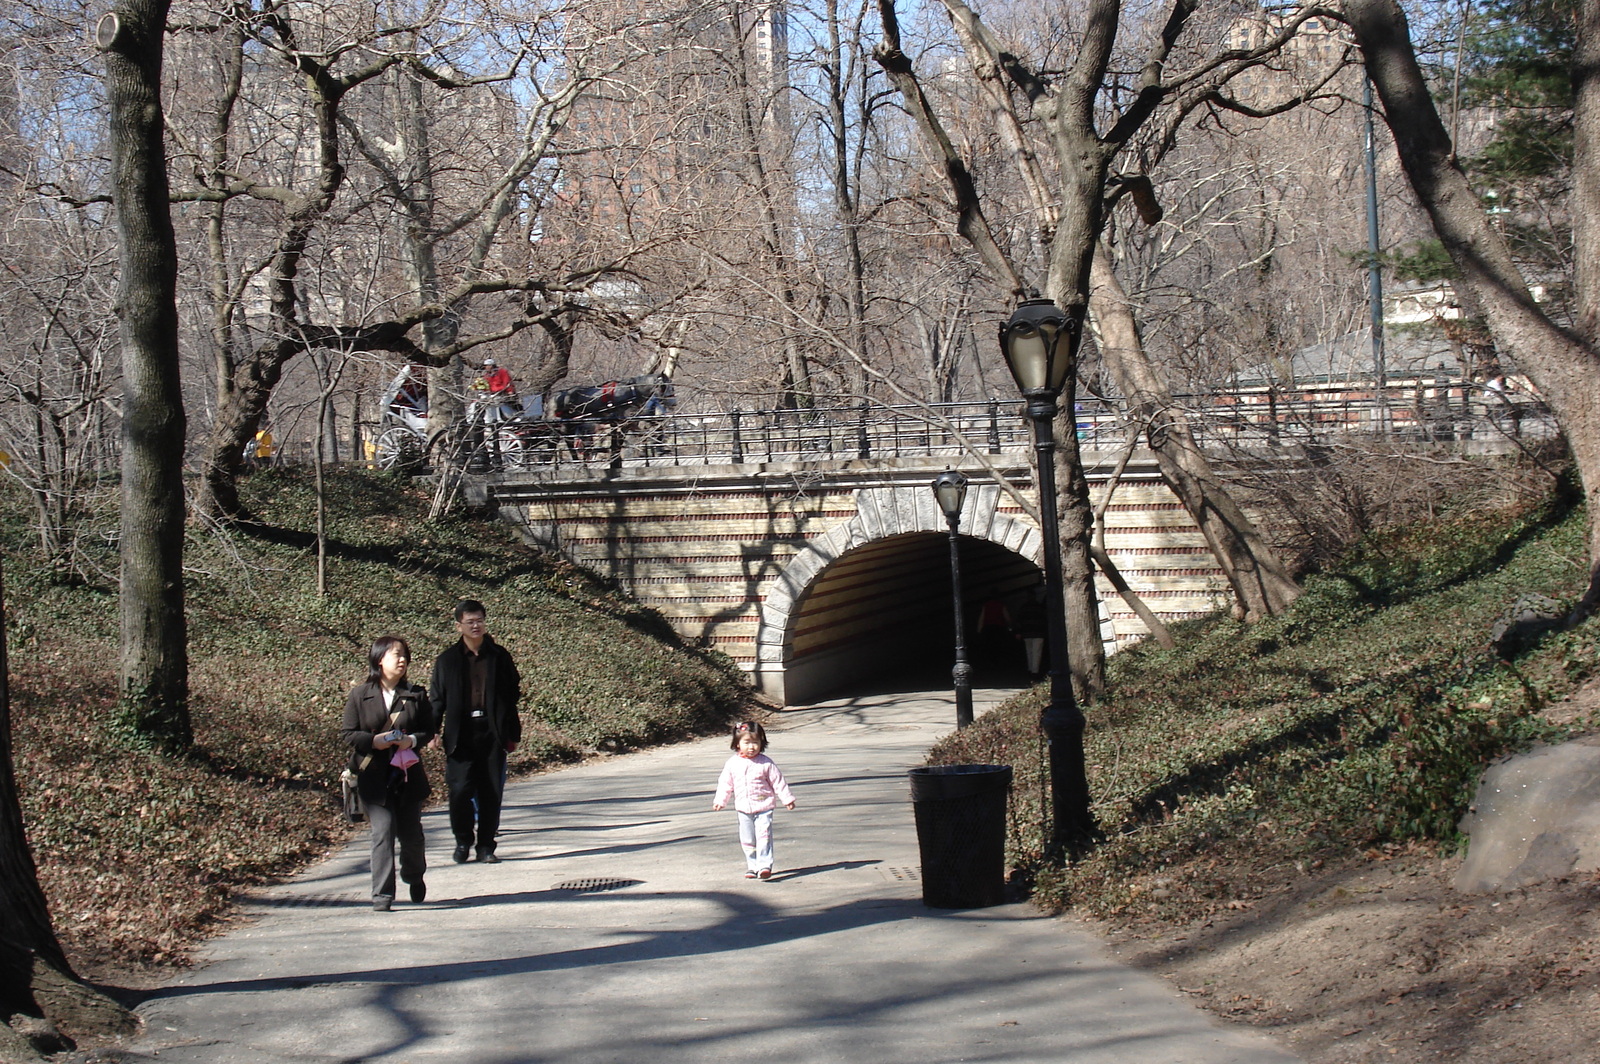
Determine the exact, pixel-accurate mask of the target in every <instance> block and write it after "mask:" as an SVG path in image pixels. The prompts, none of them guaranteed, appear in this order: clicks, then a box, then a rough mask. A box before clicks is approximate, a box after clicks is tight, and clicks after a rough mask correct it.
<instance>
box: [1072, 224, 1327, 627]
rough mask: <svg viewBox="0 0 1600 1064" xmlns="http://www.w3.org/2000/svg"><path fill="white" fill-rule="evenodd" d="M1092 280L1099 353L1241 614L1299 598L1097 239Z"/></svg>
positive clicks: (1252, 616) (1256, 616)
mask: <svg viewBox="0 0 1600 1064" xmlns="http://www.w3.org/2000/svg"><path fill="white" fill-rule="evenodd" d="M1093 283H1094V289H1093V291H1092V293H1091V295H1090V297H1089V306H1090V309H1091V311H1092V312H1093V314H1094V316H1095V323H1096V325H1097V326H1098V332H1099V341H1100V353H1101V354H1102V355H1103V356H1104V357H1105V362H1106V366H1107V367H1108V368H1109V369H1110V370H1111V373H1112V375H1113V376H1114V377H1115V378H1116V380H1117V386H1118V387H1119V388H1121V389H1122V393H1123V395H1125V396H1127V399H1128V404H1129V406H1130V407H1131V413H1132V416H1133V417H1134V418H1135V419H1136V423H1137V424H1141V425H1143V426H1144V430H1145V436H1146V438H1147V439H1148V440H1149V441H1150V449H1151V451H1152V452H1153V453H1154V454H1155V458H1156V464H1157V465H1158V466H1160V468H1161V475H1162V477H1163V478H1165V480H1166V482H1167V486H1168V487H1170V488H1171V489H1172V492H1173V494H1174V495H1176V496H1177V497H1178V501H1179V502H1181V503H1182V504H1183V508H1184V509H1185V510H1187V511H1188V513H1189V516H1190V517H1192V518H1193V519H1194V523H1195V524H1196V526H1198V527H1199V529H1200V533H1201V535H1203V536H1204V537H1205V540H1206V545H1207V546H1208V547H1210V548H1211V553H1212V555H1213V556H1214V557H1215V558H1216V559H1217V564H1218V565H1220V566H1222V571H1223V573H1224V574H1226V576H1227V578H1228V583H1229V585H1230V586H1231V587H1232V588H1233V593H1234V595H1235V596H1236V597H1237V599H1238V602H1239V607H1240V612H1241V613H1242V614H1243V616H1244V619H1245V620H1246V621H1247V622H1254V621H1258V620H1260V619H1261V618H1263V617H1270V616H1272V615H1273V614H1276V613H1280V612H1282V611H1283V610H1285V609H1287V608H1288V606H1289V604H1290V603H1292V602H1293V601H1294V600H1295V599H1296V598H1297V597H1298V596H1299V594H1300V586H1299V585H1298V584H1297V583H1295V580H1294V578H1293V577H1292V576H1290V575H1289V570H1288V569H1287V567H1285V566H1284V564H1283V562H1282V561H1280V560H1279V558H1278V555H1277V552H1276V551H1275V550H1273V549H1272V545H1271V544H1270V543H1268V542H1267V541H1266V538H1265V537H1264V536H1262V535H1261V533H1260V531H1259V530H1258V529H1257V528H1256V526H1255V524H1254V522H1252V521H1251V520H1250V518H1249V517H1248V516H1246V515H1245V512H1244V510H1243V509H1242V508H1241V507H1240V506H1239V504H1238V503H1237V502H1235V501H1234V499H1233V496H1232V495H1231V494H1230V493H1229V491H1228V489H1227V486H1226V485H1224V484H1223V483H1222V481H1221V480H1219V479H1218V478H1217V476H1216V474H1215V472H1214V471H1213V470H1212V468H1211V462H1210V460H1209V459H1207V458H1206V456H1205V452H1204V451H1202V450H1201V449H1200V445H1199V444H1198V443H1197V442H1195V438H1194V433H1193V432H1192V431H1191V430H1190V428H1189V422H1188V418H1187V416H1186V415H1185V414H1184V412H1183V411H1182V410H1181V409H1179V408H1178V405H1177V404H1176V403H1174V402H1173V400H1172V396H1171V394H1170V393H1169V392H1168V390H1167V386H1166V383H1165V382H1164V381H1163V380H1162V379H1161V377H1160V375H1159V374H1158V373H1157V372H1156V369H1155V367H1154V366H1152V365H1150V361H1149V359H1148V358H1147V357H1146V356H1145V350H1144V341H1143V340H1142V338H1141V337H1140V336H1139V329H1138V325H1137V323H1136V322H1135V321H1134V320H1133V314H1132V312H1131V311H1130V310H1129V309H1128V296H1127V293H1126V292H1125V291H1124V290H1123V288H1122V282H1121V281H1119V280H1118V279H1117V276H1116V273H1115V271H1114V270H1113V269H1112V266H1111V256H1110V255H1109V254H1108V253H1107V252H1106V250H1105V246H1104V245H1102V244H1097V245H1096V247H1095V254H1094V282H1093Z"/></svg>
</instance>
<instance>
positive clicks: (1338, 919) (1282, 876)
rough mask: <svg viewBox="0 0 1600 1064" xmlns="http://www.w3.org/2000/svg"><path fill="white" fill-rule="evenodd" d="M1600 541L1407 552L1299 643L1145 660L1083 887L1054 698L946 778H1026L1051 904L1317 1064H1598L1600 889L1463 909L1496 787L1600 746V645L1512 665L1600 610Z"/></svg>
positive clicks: (1512, 530) (1259, 641)
mask: <svg viewBox="0 0 1600 1064" xmlns="http://www.w3.org/2000/svg"><path fill="white" fill-rule="evenodd" d="M1583 527H1584V526H1583V514H1582V512H1581V511H1578V510H1573V509H1571V508H1570V507H1569V506H1568V505H1566V504H1564V503H1563V502H1562V501H1560V500H1559V499H1552V500H1549V501H1548V502H1546V503H1544V504H1543V505H1541V506H1538V507H1536V508H1533V509H1530V510H1526V511H1522V512H1499V513H1473V514H1468V515H1463V516H1459V517H1456V518H1453V519H1449V520H1441V521H1437V522H1430V523H1429V524H1427V525H1422V526H1416V527H1412V528H1407V529H1402V530H1395V531H1392V532H1390V533H1387V534H1385V535H1382V536H1379V537H1375V538H1373V539H1371V540H1369V541H1367V542H1365V543H1363V544H1361V545H1360V546H1359V547H1358V548H1357V549H1355V550H1354V551H1352V552H1351V553H1350V554H1349V556H1348V557H1347V558H1345V559H1344V561H1343V562H1342V564H1341V565H1339V566H1338V567H1336V568H1334V569H1331V570H1330V571H1328V572H1325V573H1322V574H1319V575H1317V576H1314V577H1312V578H1310V579H1308V580H1307V582H1306V592H1305V594H1304V596H1303V597H1302V598H1301V599H1300V600H1299V602H1297V603H1296V604H1295V606H1294V607H1293V608H1292V609H1291V610H1290V611H1289V612H1288V613H1286V614H1285V615H1283V616H1281V617H1277V618H1273V619H1271V620H1269V621H1266V622H1263V623H1261V624H1258V625H1255V626H1252V627H1249V628H1246V627H1243V626H1240V625H1237V624H1234V623H1231V622H1228V621H1226V620H1223V619H1218V620H1214V621H1209V622H1203V623H1196V624H1193V625H1191V626H1188V627H1187V628H1186V629H1185V630H1184V631H1182V632H1181V633H1180V642H1179V646H1178V647H1177V648H1176V649H1174V650H1172V651H1162V650H1160V649H1158V648H1155V647H1149V648H1139V649H1135V650H1132V651H1129V652H1125V653H1124V654H1119V655H1117V657H1116V658H1115V659H1113V664H1112V667H1111V670H1110V671H1111V684H1110V687H1111V697H1110V699H1109V700H1108V701H1107V702H1106V703H1105V704H1103V705H1100V706H1095V707H1092V708H1091V709H1090V710H1089V712H1088V717H1089V730H1088V733H1087V736H1086V745H1087V749H1088V756H1087V760H1088V769H1089V776H1090V784H1091V788H1092V790H1093V793H1094V796H1095V814H1096V816H1097V818H1098V821H1099V824H1100V827H1101V828H1102V829H1103V830H1104V832H1105V834H1106V838H1105V840H1104V842H1103V843H1102V844H1101V845H1100V847H1099V848H1098V850H1097V851H1096V852H1095V853H1094V854H1093V855H1091V856H1090V857H1089V858H1087V859H1086V860H1083V861H1082V862H1080V863H1078V864H1076V865H1073V866H1071V867H1069V868H1066V869H1062V868H1060V867H1059V866H1056V865H1054V864H1052V863H1051V862H1049V861H1046V860H1043V859H1042V858H1041V856H1040V849H1041V842H1040V840H1041V834H1042V832H1041V825H1040V812H1039V810H1040V808H1041V796H1040V792H1039V785H1040V775H1039V749H1040V744H1039V741H1038V737H1037V731H1036V727H1035V721H1036V719H1037V714H1038V712H1039V710H1040V709H1041V708H1042V706H1043V704H1044V700H1045V697H1046V692H1045V690H1044V689H1043V688H1040V689H1038V690H1035V691H1033V692H1030V693H1029V694H1027V695H1025V696H1023V697H1021V698H1019V699H1017V700H1016V701H1014V702H1013V703H1011V704H1010V705H1008V706H1007V707H1004V708H1003V709H1002V710H1000V711H997V712H996V713H995V714H991V715H990V716H988V717H986V718H984V719H983V720H981V721H980V722H979V723H978V725H976V726H975V727H973V728H970V729H968V730H967V731H966V732H964V733H962V734H961V735H959V736H954V737H952V738H951V739H949V740H947V741H946V742H945V743H944V744H941V746H940V747H939V748H938V749H937V750H936V751H935V755H934V756H935V759H936V760H938V761H942V762H947V763H950V762H962V761H971V762H1008V763H1011V764H1013V765H1014V766H1015V767H1016V770H1017V778H1018V781H1019V786H1018V789H1017V793H1016V795H1015V796H1014V801H1013V827H1012V833H1011V834H1012V837H1011V839H1010V844H1011V855H1012V859H1013V862H1014V863H1015V864H1016V865H1017V866H1018V867H1019V874H1020V875H1022V876H1026V877H1032V878H1034V879H1035V880H1036V897H1038V898H1039V899H1040V900H1041V901H1043V902H1045V903H1046V904H1051V905H1054V906H1056V907H1057V908H1059V909H1060V910H1062V911H1063V912H1064V913H1065V914H1066V918H1068V919H1074V920H1079V921H1083V922H1085V923H1087V924H1088V925H1090V926H1092V927H1093V928H1094V929H1096V930H1098V931H1100V932H1101V933H1102V934H1104V935H1105V936H1106V937H1107V938H1108V939H1109V940H1110V941H1111V943H1112V944H1113V949H1114V950H1115V951H1116V953H1117V955H1118V956H1119V958H1120V959H1122V960H1124V961H1127V962H1130V963H1134V964H1137V965H1141V966H1145V967H1149V968H1152V969H1155V970H1157V971H1160V972H1163V973H1165V974H1167V975H1168V976H1170V977H1171V978H1172V979H1173V980H1174V981H1175V982H1176V983H1177V985H1178V986H1180V987H1182V988H1183V989H1184V990H1185V991H1186V992H1188V993H1191V994H1193V995H1195V997H1196V998H1197V999H1198V1000H1199V1001H1201V1002H1202V1003H1203V1004H1205V1005H1206V1006H1207V1007H1209V1008H1212V1009H1213V1010H1215V1011H1216V1012H1218V1013H1219V1014H1220V1015H1223V1016H1225V1017H1227V1018H1228V1019H1231V1020H1236V1021H1240V1022H1247V1023H1252V1024H1260V1025H1266V1026H1271V1027H1274V1028H1278V1029H1279V1030H1280V1032H1281V1034H1282V1036H1283V1037H1284V1039H1285V1040H1286V1041H1287V1042H1289V1043H1290V1044H1291V1045H1293V1046H1294V1047H1295V1048H1296V1049H1297V1050H1298V1051H1299V1052H1301V1053H1303V1054H1305V1055H1306V1057H1307V1059H1309V1060H1311V1061H1313V1062H1316V1064H1333V1062H1341V1064H1342V1062H1347V1061H1377V1060H1385V1061H1392V1060H1401V1061H1417V1062H1423V1061H1426V1062H1432V1061H1444V1060H1452V1061H1455V1060H1474V1061H1485V1062H1489V1061H1494V1062H1496V1064H1503V1062H1505V1061H1518V1062H1522V1064H1546V1062H1548V1064H1554V1062H1556V1061H1563V1062H1564V1061H1572V1060H1580V1059H1588V1058H1590V1057H1592V1056H1593V1049H1594V1046H1595V1045H1596V1044H1600V1009H1597V1008H1596V1006H1597V1005H1600V953H1597V951H1600V904H1597V903H1600V879H1597V877H1595V876H1592V875H1588V874H1585V875H1582V876H1578V877H1574V878H1573V879H1570V880H1564V881H1558V882H1553V883H1547V884H1544V885H1541V886H1539V887H1536V888H1532V889H1529V890H1525V891H1521V892H1518V893H1516V894H1514V895H1505V896H1470V895H1462V894H1458V893H1457V892H1455V891H1454V890H1453V889H1452V888H1451V886H1450V882H1451V878H1452V875H1453V871H1454V868H1455V866H1456V864H1457V863H1458V862H1459V857H1458V856H1457V855H1458V852H1459V849H1460V846H1461V844H1462V841H1463V840H1462V839H1461V838H1460V837H1459V836H1458V834H1457V831H1456V825H1457V823H1458V821H1459V819H1460V816H1461V814H1462V813H1463V812H1464V811H1465V808H1466V805H1467V803H1468V802H1469V801H1470V799H1471V796H1472V793H1473V790H1474V789H1475V786H1476V782H1477V779H1478V777H1479V775H1480V773H1481V770H1482V768H1483V766H1484V765H1485V764H1486V763H1487V761H1488V760H1489V759H1491V758H1493V757H1495V756H1497V755H1498V754H1500V753H1502V752H1505V751H1508V750H1512V749H1515V748H1518V747H1520V746H1524V745H1526V744H1529V743H1532V742H1539V741H1544V742H1554V741H1560V740H1562V739H1564V738H1567V737H1570V736H1574V735H1577V734H1582V733H1586V732H1590V731H1593V730H1595V729H1596V728H1597V727H1600V712H1597V704H1600V700H1597V699H1596V697H1595V696H1594V694H1593V691H1592V689H1590V688H1588V687H1587V684H1588V683H1589V682H1590V679H1591V677H1592V676H1594V675H1595V674H1596V672H1597V671H1600V669H1597V665H1600V656H1597V645H1596V639H1597V634H1600V629H1597V627H1596V623H1595V622H1594V621H1593V620H1591V621H1589V622H1587V623H1585V624H1582V625H1579V626H1577V627H1575V628H1570V629H1566V630H1561V631H1550V632H1545V633H1542V634H1541V633H1537V632H1530V633H1527V634H1526V635H1525V637H1523V638H1516V637H1515V635H1514V634H1513V635H1512V636H1508V637H1506V638H1504V639H1502V640H1501V641H1500V642H1498V643H1496V642H1495V639H1494V637H1495V636H1496V635H1498V634H1500V633H1501V630H1502V628H1503V627H1504V625H1503V624H1500V623H1497V622H1499V621H1500V620H1501V618H1502V617H1503V616H1504V615H1505V614H1506V613H1507V611H1508V610H1509V609H1510V608H1511V607H1512V606H1513V605H1514V604H1516V603H1518V602H1519V601H1520V602H1522V603H1524V604H1528V603H1535V604H1537V603H1539V602H1542V601H1543V600H1544V599H1543V598H1542V597H1547V598H1549V599H1553V600H1555V602H1556V603H1558V604H1565V605H1567V606H1570V605H1571V604H1572V603H1574V602H1575V601H1576V599H1577V597H1578V594H1579V593H1580V591H1581V589H1582V587H1583V585H1584V581H1585V572H1584V565H1583V558H1584V547H1583V542H1584V541H1583Z"/></svg>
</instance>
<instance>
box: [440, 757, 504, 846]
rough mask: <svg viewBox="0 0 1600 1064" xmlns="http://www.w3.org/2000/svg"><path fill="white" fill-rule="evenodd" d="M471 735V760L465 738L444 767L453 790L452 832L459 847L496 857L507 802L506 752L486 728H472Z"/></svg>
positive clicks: (449, 785) (451, 808)
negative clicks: (475, 836)
mask: <svg viewBox="0 0 1600 1064" xmlns="http://www.w3.org/2000/svg"><path fill="white" fill-rule="evenodd" d="M470 734H471V742H470V746H471V751H470V753H471V756H466V755H467V754H468V753H469V751H468V750H466V749H464V748H465V747H467V746H468V745H469V743H468V742H467V736H465V735H464V736H462V740H463V741H462V742H461V743H459V744H457V746H456V752H455V753H454V754H451V755H450V756H449V757H448V758H446V759H445V763H444V779H445V784H446V786H447V787H448V788H449V790H450V832H451V834H453V835H454V836H455V837H456V845H457V846H468V847H471V846H476V848H477V850H478V852H479V853H493V852H494V845H495V842H494V840H495V836H496V835H498V834H499V831H500V804H501V802H502V801H503V800H504V798H505V786H506V752H505V750H504V749H503V748H502V747H501V746H500V745H499V744H497V743H496V742H495V741H494V736H493V735H492V734H490V732H489V730H488V729H487V728H473V729H472V730H471V732H470ZM474 805H476V808H474ZM474 821H476V824H477V832H478V834H477V839H476V840H474V839H473V834H472V832H473V824H474Z"/></svg>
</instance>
